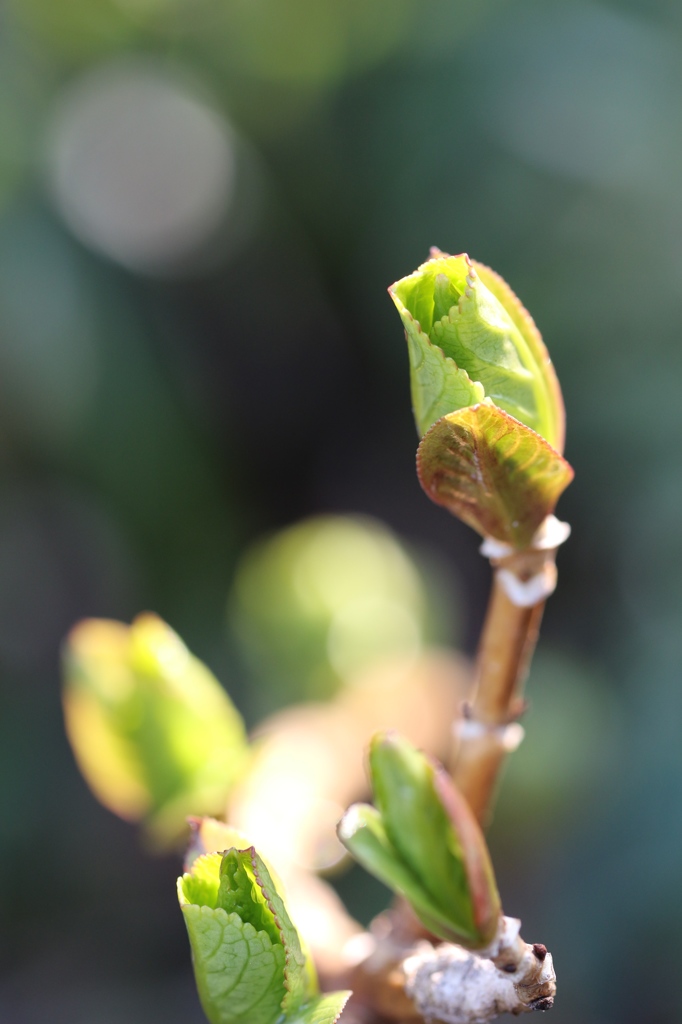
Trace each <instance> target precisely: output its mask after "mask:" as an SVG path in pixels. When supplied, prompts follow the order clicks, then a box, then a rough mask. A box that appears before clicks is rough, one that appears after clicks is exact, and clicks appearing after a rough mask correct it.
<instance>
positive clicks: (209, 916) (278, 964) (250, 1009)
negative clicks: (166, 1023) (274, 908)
mask: <svg viewBox="0 0 682 1024" xmlns="http://www.w3.org/2000/svg"><path fill="white" fill-rule="evenodd" d="M182 910H183V914H184V916H185V923H186V925H187V931H188V933H189V937H190V942H191V945H192V954H193V959H194V971H195V977H196V982H197V988H198V990H199V997H200V999H201V1005H202V1006H203V1008H204V1012H205V1014H206V1016H207V1017H208V1019H209V1021H211V1024H274V1022H275V1021H276V1020H277V1018H278V1017H279V1015H280V1010H281V1006H282V1000H283V998H284V949H283V947H282V946H281V945H279V944H273V942H272V941H271V939H270V937H269V936H268V935H267V934H266V933H265V932H257V931H256V929H255V928H254V927H253V925H251V924H249V923H248V922H244V921H242V920H241V918H240V917H239V916H238V915H237V914H226V913H225V911H224V910H222V909H221V908H220V907H218V908H216V909H213V908H211V907H199V906H197V905H195V904H186V905H185V906H183V908H182Z"/></svg>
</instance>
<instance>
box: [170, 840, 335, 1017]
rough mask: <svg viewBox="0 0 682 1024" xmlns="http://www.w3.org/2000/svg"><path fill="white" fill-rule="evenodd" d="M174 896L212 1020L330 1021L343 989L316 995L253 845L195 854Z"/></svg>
mask: <svg viewBox="0 0 682 1024" xmlns="http://www.w3.org/2000/svg"><path fill="white" fill-rule="evenodd" d="M216 824H217V823H216ZM178 899H179V902H180V908H181V910H182V913H183V916H184V918H185V924H186V926H187V933H188V935H189V940H190V945H191V948H192V961H193V964H194V975H195V978H196V983H197V988H198V990H199V998H200V1000H201V1005H202V1007H203V1009H204V1012H205V1014H206V1016H207V1017H208V1019H209V1021H210V1022H211V1024H335V1022H336V1021H337V1020H338V1018H339V1016H340V1014H341V1011H342V1009H343V1007H344V1005H345V1003H346V1001H347V999H348V996H349V995H350V993H349V992H332V993H329V994H327V995H324V996H321V995H320V994H319V991H318V987H317V979H316V977H315V972H314V969H313V966H312V963H311V961H310V959H309V957H307V956H306V953H305V950H304V948H303V946H302V943H301V940H300V938H299V934H298V932H297V930H296V928H295V927H294V925H293V923H292V921H291V918H290V916H289V913H288V911H287V908H286V905H285V903H284V899H283V898H282V894H281V891H280V884H279V883H278V882H276V881H275V879H274V877H273V875H272V874H271V872H270V870H269V868H268V867H267V865H266V864H265V862H264V861H263V859H262V858H261V857H260V856H259V854H258V853H257V852H256V850H255V849H254V848H253V847H252V846H251V847H247V848H246V849H237V848H236V847H231V848H230V849H228V850H225V851H224V852H222V853H209V854H205V855H202V856H199V857H197V858H195V859H194V860H193V861H192V864H191V867H190V869H189V871H188V872H186V873H185V874H184V875H183V876H182V877H181V878H179V879H178Z"/></svg>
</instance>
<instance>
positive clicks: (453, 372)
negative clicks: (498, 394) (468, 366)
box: [399, 307, 485, 435]
mask: <svg viewBox="0 0 682 1024" xmlns="http://www.w3.org/2000/svg"><path fill="white" fill-rule="evenodd" d="M399 309H400V307H399ZM400 314H401V317H402V321H403V326H404V327H405V337H406V339H407V347H408V352H409V356H410V378H411V382H412V411H413V412H414V418H415V420H416V423H417V429H418V431H419V433H420V435H422V434H424V433H425V432H426V431H427V430H428V429H429V427H430V426H431V425H432V424H433V423H435V422H436V420H438V419H440V417H441V416H444V415H445V414H446V413H448V412H452V410H453V409H460V408H461V407H462V406H464V405H474V404H475V403H476V402H481V401H482V400H483V398H484V397H485V390H484V388H483V385H482V384H477V383H476V382H475V381H472V380H471V379H470V377H469V375H468V374H467V373H466V371H465V370H463V369H460V368H459V367H458V366H457V365H456V364H455V362H454V361H453V360H452V359H449V358H448V357H447V356H446V355H445V353H444V352H443V351H442V350H441V349H440V348H438V347H437V346H436V345H433V344H432V343H431V341H430V340H429V338H428V337H427V335H426V334H425V333H424V331H423V330H422V329H421V327H420V325H419V323H418V322H417V321H416V320H415V319H414V317H413V316H412V315H411V313H409V311H407V310H406V309H400Z"/></svg>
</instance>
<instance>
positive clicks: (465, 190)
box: [0, 0, 682, 1024]
mask: <svg viewBox="0 0 682 1024" xmlns="http://www.w3.org/2000/svg"><path fill="white" fill-rule="evenodd" d="M0 27H1V29H2V31H1V33H0V667H1V674H0V688H1V691H0V821H1V822H2V825H1V826H0V860H1V862H2V871H3V878H4V880H5V884H4V885H3V887H2V895H0V920H1V921H2V925H1V926H0V963H1V964H2V967H1V968H0V1017H1V1018H2V1020H3V1021H4V1020H6V1021H8V1022H12V1024H14V1022H18V1024H39V1022H40V1024H42V1022H43V1021H45V1020H50V1021H54V1022H55V1024H85V1022H87V1024H123V1022H125V1024H154V1022H156V1021H159V1022H161V1021H163V1022H164V1024H188V1022H190V1021H197V1022H198V1021H200V1020H201V1014H200V1010H199V1007H198V1004H197V1002H196V996H195V994H194V991H193V984H192V979H191V970H190V964H189V957H188V955H187V949H186V939H185V936H184V934H183V926H182V921H181V919H180V915H178V913H177V908H176V906H175V898H174V878H175V875H176V871H177V862H176V859H175V858H174V857H173V856H168V857H167V858H161V859H157V860H152V859H150V858H148V857H146V855H145V854H143V852H142V851H141V849H140V845H139V842H138V836H137V835H136V833H135V831H134V830H133V829H131V828H130V827H129V826H127V825H125V824H123V823H122V822H120V821H118V820H117V819H115V818H114V817H113V816H111V815H110V814H109V813H108V812H106V811H105V810H104V809H103V808H102V807H100V806H99V805H98V804H96V803H95V801H94V800H93V798H92V796H91V795H90V793H89V792H88V790H87V789H86V787H85V785H84V783H83V781H82V779H81V777H80V776H79V774H78V772H77V769H76V767H75V764H74V762H73V759H72V756H71V753H70V751H69V749H68V747H67V742H66V739H65V736H64V731H63V723H62V717H61V712H60V707H59V686H58V652H59V645H60V642H61V640H62V638H63V637H64V635H65V634H66V632H67V631H68V629H69V628H70V627H71V626H72V624H73V623H74V621H76V620H77V619H78V618H80V617H83V616H109V617H114V618H120V619H123V620H125V621H128V622H129V621H130V620H131V618H132V617H133V616H134V615H135V614H137V613H138V612H139V611H141V610H143V609H150V610H153V611H155V612H157V613H159V614H160V615H162V616H163V617H164V618H165V619H166V620H167V621H168V622H169V623H170V624H171V625H172V626H173V628H174V629H176V630H177V631H178V632H179V633H180V635H181V636H182V637H183V639H184V640H185V641H186V642H187V643H188V645H189V646H190V649H191V650H192V651H193V652H195V653H196V654H197V655H198V656H199V657H201V658H202V659H203V660H205V661H206V662H207V664H208V665H209V666H210V667H211V669H212V670H213V671H214V672H215V673H216V675H217V676H218V677H219V679H220V680H221V681H222V682H223V683H224V684H225V685H226V686H227V688H228V690H229V692H230V694H231V696H232V698H233V699H234V701H235V703H236V704H237V706H238V707H239V709H240V711H241V712H242V713H243V714H244V715H245V718H246V721H247V724H248V725H249V726H253V725H254V724H255V723H256V722H257V720H258V719H259V718H260V716H261V715H262V714H263V713H265V712H267V711H270V710H275V709H277V708H280V707H281V706H282V705H283V704H285V703H286V702H287V701H289V700H291V699H292V698H294V697H297V698H301V697H310V696H321V695H324V694H329V693H330V692H332V691H333V689H334V686H335V674H336V675H338V671H339V661H338V658H339V651H340V650H342V649H343V648H342V647H340V646H339V643H340V642H339V641H337V646H336V647H334V642H332V640H330V638H329V629H330V628H331V627H330V621H331V619H332V618H333V617H334V615H335V614H336V611H335V609H334V607H333V606H332V605H330V603H329V601H328V599H327V597H324V596H320V597H319V603H318V605H316V606H313V605H310V603H308V605H306V603H305V599H300V596H299V597H294V596H292V586H293V587H294V590H295V585H294V584H293V583H292V580H293V578H294V576H295V574H296V572H297V571H299V570H297V569H296V568H295V566H296V565H298V564H299V561H298V560H300V559H302V560H303V561H302V562H301V565H305V555H304V554H302V553H301V551H300V550H298V549H297V543H298V541H297V539H296V538H297V537H300V536H301V535H300V534H297V532H296V530H297V529H298V528H296V527H295V528H294V532H293V533H288V534H284V535H283V536H282V537H280V539H278V540H274V541H263V539H262V538H263V537H264V536H265V535H266V534H269V535H272V533H273V531H276V530H278V529H281V528H284V527H289V526H291V524H293V523H295V522H296V521H298V520H299V519H301V518H303V517H308V516H310V515H313V514H317V513H327V514H328V513H332V512H333V513H354V514H356V515H357V514H362V515H363V516H374V517H377V520H378V521H380V522H383V523H385V524H388V526H389V527H390V528H391V529H392V530H393V531H394V535H384V534H383V533H382V532H381V531H382V527H381V526H380V525H377V526H376V527H375V528H373V529H375V530H376V531H378V532H376V534H375V535H373V536H374V541H372V542H371V543H370V548H371V550H372V551H374V552H375V555H376V559H378V564H379V563H381V559H387V560H388V562H387V564H389V566H390V567H392V568H390V567H389V569H387V572H388V576H387V577H386V580H385V581H384V582H385V586H384V584H381V585H379V586H378V589H376V587H375V584H374V583H371V581H370V583H369V584H368V587H369V589H368V591H367V593H365V594H360V593H359V590H360V587H359V582H358V594H357V595H356V597H357V600H358V601H359V602H360V604H361V603H362V601H363V600H364V601H366V602H369V604H370V605H371V604H372V602H374V604H375V607H376V604H377V602H378V603H379V604H381V602H382V601H383V602H384V611H386V602H389V603H390V600H391V593H390V589H391V586H393V584H391V583H390V579H391V577H390V573H392V572H395V573H397V574H398V576H400V578H401V579H402V583H403V585H405V586H406V587H407V591H406V593H407V594H408V596H407V597H406V598H405V601H406V604H404V605H402V611H401V612H400V613H399V614H400V615H404V616H407V618H408V619H409V621H410V622H411V623H412V634H410V631H409V629H408V630H407V632H405V631H401V633H400V637H399V639H400V640H401V642H402V641H405V642H408V641H410V635H411V636H412V641H413V642H414V643H417V642H419V643H422V642H423V643H427V642H432V641H434V640H439V641H441V642H442V641H454V640H457V641H461V643H462V645H463V648H464V649H465V650H467V651H471V649H472V647H473V644H474V640H475V636H476V633H477V630H478V628H479V625H480V621H481V617H482V614H483V608H484V604H485V598H486V591H487V585H488V574H487V570H486V568H485V566H484V564H483V563H482V561H481V560H480V558H479V556H478V555H477V552H476V547H477V540H476V538H475V536H474V535H473V534H471V533H470V532H469V531H467V530H466V529H465V528H464V527H462V526H460V525H459V524H458V523H456V522H454V521H451V520H450V519H449V518H448V516H447V515H446V514H445V513H443V512H442V511H441V510H439V509H437V508H435V507H432V506H430V504H429V502H428V501H427V499H426V498H425V497H424V496H423V495H422V494H421V493H420V491H419V489H418V485H417V483H416V479H415V475H414V466H413V457H414V450H415V448H416V441H417V439H416V435H415V433H414V427H413V424H412V419H411V414H410V409H409V395H408V373H407V359H406V353H405V351H404V348H403V342H402V338H401V330H400V326H399V324H398V322H397V318H396V316H395V312H394V311H393V310H392V308H391V304H390V302H389V300H388V298H387V297H386V296H385V288H386V286H387V285H388V284H389V283H390V282H391V281H393V280H395V279H396V278H398V277H400V276H401V275H403V274H405V273H408V272H410V271H411V270H412V269H414V267H415V266H416V265H417V264H418V263H419V262H421V260H422V259H423V258H424V257H425V255H426V253H427V250H428V247H429V246H430V245H432V244H435V245H438V246H440V247H442V248H444V249H446V250H450V251H454V252H459V251H462V250H468V251H470V252H471V253H472V254H473V255H474V256H475V257H476V258H478V259H480V260H482V261H484V262H486V263H488V264H490V265H491V266H493V267H494V268H495V269H496V270H498V271H499V272H500V273H502V274H503V275H504V277H505V278H507V279H508V280H509V282H510V283H511V285H512V287H514V289H515V290H516V291H517V292H518V294H519V295H520V296H521V297H522V299H523V301H524V302H525V304H526V305H527V306H528V308H529V309H530V310H531V311H532V313H533V315H534V317H535V318H536V320H537V322H538V324H539V326H540V328H541V330H542V331H543V333H544V336H545V339H546V341H547V343H548V345H549V347H550V349H551V352H552V355H553V358H554V361H555V363H556V366H557V368H558V372H559V376H560V378H561V381H562V385H563V388H564V393H565V398H566V405H567V409H568V443H567V456H568V458H569V459H570V461H571V462H572V463H573V465H574V466H575V468H576V472H577V480H576V483H575V484H574V485H573V486H572V487H571V488H570V489H569V491H568V492H567V494H566V496H565V497H564V498H563V499H562V502H561V505H560V509H559V512H560V514H561V515H562V517H565V518H567V519H569V520H570V521H571V523H572V525H573V528H574V535H573V538H572V539H571V541H570V542H569V544H568V545H567V546H566V547H565V549H564V550H562V552H561V555H560V559H559V565H560V587H559V590H558V592H557V594H556V596H555V597H554V598H552V601H551V602H550V605H549V609H548V613H547V616H546V620H545V626H544V632H543V640H542V645H541V652H540V656H539V657H538V661H537V664H536V666H535V667H534V669H533V673H532V677H531V681H530V686H529V697H530V700H531V709H530V712H529V714H528V718H527V723H526V724H527V728H528V734H529V735H528V739H527V741H526V744H525V745H524V746H523V747H522V749H521V750H520V751H519V753H518V754H517V755H516V758H515V760H514V761H513V763H512V765H511V767H510V770H509V772H508V777H507V786H506V789H505V791H504V792H503V795H502V798H501V801H500V806H499V812H498V815H497V819H496V822H495V825H494V828H493V832H492V840H491V841H492V845H493V853H494V855H495V860H496V866H497V871H498V877H499V880H500V885H501V889H502V893H503V896H504V899H505V906H506V909H507V911H508V912H509V913H512V914H519V915H522V916H523V918H524V934H526V935H528V936H529V937H532V940H535V939H537V940H540V941H543V942H546V943H547V945H548V946H549V947H550V948H551V949H552V951H553V952H554V954H555V956H556V960H557V964H558V969H559V971H560V983H561V988H560V998H559V1001H558V1004H557V1007H556V1009H555V1010H554V1011H553V1015H554V1018H553V1019H554V1020H556V1022H557V1024H560V1022H562V1021H569V1020H581V1021H582V1022H584V1024H604V1022H611V1021H613V1022H616V1021H618V1022H619V1024H628V1022H633V1024H634V1022H635V1021H639V1020H641V1019H642V1018H643V1017H644V1016H645V1017H646V1019H647V1020H648V1021H651V1022H656V1021H664V1020H665V1021H668V1020H675V1019H677V1018H679V1015H680V1009H679V991H678V984H677V980H676V977H677V970H676V968H677V964H678V963H679V959H680V956H681V955H682V927H681V926H680V909H681V904H682V888H681V887H680V883H679V863H680V857H681V855H682V813H681V812H682V806H681V805H682V787H681V785H680V783H681V781H682V779H681V774H682V756H681V755H680V750H681V749H682V748H681V745H680V722H681V721H682V691H681V690H680V687H679V674H680V663H681V661H682V642H681V640H680V637H681V636H682V634H681V632H680V629H679V622H680V613H681V611H682V608H681V605H682V587H681V586H680V583H679V569H678V567H679V566H680V564H681V560H682V552H680V531H679V520H680V516H679V508H680V501H681V499H682V483H681V481H682V462H681V460H682V455H681V454H680V448H679V446H678V445H677V444H676V442H675V438H676V437H678V436H679V434H680V429H681V428H682V403H680V401H679V390H680V386H681V384H682V348H681V347H680V344H679V335H680V319H681V315H682V241H681V240H682V193H681V192H680V188H679V181H680V173H681V171H682V128H681V125H682V8H681V7H680V5H679V3H678V2H677V0H655V2H652V0H647V2H646V3H645V2H644V0H608V2H607V0H602V2H600V3H596V2H595V3H591V2H583V0H556V2H554V3H552V4H548V3H546V0H517V2H514V3H512V2H510V0H477V2H476V3H470V2H465V0H364V2H361V0H191V2H190V0H63V2H60V3H54V2H53V0H4V3H2V5H1V6H0ZM353 523H357V520H351V522H350V524H349V525H348V527H347V529H348V530H349V531H350V533H349V534H348V538H347V540H344V539H343V537H340V538H338V537H337V540H336V542H334V543H338V545H340V550H343V546H344V544H349V545H350V548H349V550H351V551H352V549H353V543H354V542H353V540H352V536H351V535H352V533H353V530H354V529H355V527H354V525H353ZM386 537H388V538H389V539H386ZM398 537H399V538H402V540H403V541H404V542H405V543H406V544H407V545H408V548H409V550H411V551H416V552H418V558H419V560H421V564H425V565H431V566H432V569H430V570H429V571H428V572H427V573H426V575H424V576H423V577H421V576H420V575H419V574H418V572H417V570H416V569H415V568H413V563H412V562H411V561H410V560H409V556H408V555H407V554H405V553H403V551H402V549H401V547H400V546H399V545H400V542H399V540H397V539H395V538H398ZM382 538H384V539H382ZM252 544H255V545H256V547H254V548H250V545H252ZM264 544H265V545H266V547H264V546H263V545H264ZM267 544H271V545H274V546H272V547H270V548H269V549H268V548H267ZM372 545H373V546H372ZM247 549H250V550H251V553H250V554H248V553H247V554H244V552H245V551H247ZM268 551H269V552H270V557H271V558H272V559H273V565H274V569H273V570H272V575H268V574H266V575H263V572H262V569H263V565H264V561H263V559H264V558H265V557H266V554H267V552H268ZM375 555H370V556H369V557H370V560H371V558H373V557H375ZM349 557H350V556H349ZM353 557H355V556H353ZM359 557H360V558H361V560H363V556H362V555H360V556H359ZM300 571H301V572H303V573H305V572H307V571H308V570H307V569H305V568H301V569H300ZM268 572H269V571H268ZM292 572H293V574H294V575H293V576H292ZM415 574H416V575H415ZM356 579H357V578H356V577H353V580H356ZM269 581H270V582H269ZM387 581H388V582H387ZM410 581H411V582H410ZM386 587H388V589H386ZM373 588H375V589H373ZM448 594H449V596H448ZM401 600H402V598H401ZM296 601H298V602H299V603H298V605H297V604H296ZM332 604H333V602H332ZM434 607H435V608H436V612H435V618H434V617H433V615H432V612H431V611H430V609H431V610H432V609H433V608H434ZM457 608H459V609H460V611H459V612H457ZM226 609H228V612H227V613H226ZM392 611H393V609H389V613H392ZM356 612H357V608H356ZM396 614H398V613H396ZM287 616H291V617H292V619H293V620H295V623H297V625H296V624H295V625H294V626H291V620H290V619H287ZM299 616H300V617H299ZM325 616H327V618H325ZM342 618H343V617H342ZM383 621H387V622H389V625H391V626H392V625H395V619H393V618H392V614H388V616H387V617H386V616H385V618H384V620H383ZM355 622H356V624H358V623H359V624H360V625H362V614H361V612H360V613H359V614H358V615H356V619H355ZM432 623H433V627H432V625H431V624H432ZM346 626H347V627H348V629H347V631H346V634H345V635H346V636H348V635H351V636H353V635H354V634H353V633H352V628H351V627H352V626H353V613H352V612H348V615H347V619H346ZM294 628H295V629H298V628H300V629H301V642H300V647H297V646H296V644H294V643H293V642H292V643H291V644H290V645H288V646H286V648H283V647H282V643H281V640H282V636H284V637H285V638H288V639H289V640H291V633H290V630H292V629H294ZM256 630H259V631H264V632H263V634H262V635H263V636H264V643H263V646H262V647H259V646H258V645H257V644H255V643H254V639H253V638H254V635H255V631H256ZM339 630H341V627H338V626H337V636H338V634H339ZM349 630H350V632H348V631H349ZM306 631H308V632H307V639H306ZM341 633H342V634H343V630H341ZM382 635H383V636H384V639H386V637H388V640H387V643H389V646H390V641H391V629H390V628H389V629H388V630H387V632H386V633H384V634H382ZM365 640H366V634H365V635H364V637H363V636H360V638H359V639H358V644H360V645H362V644H363V643H365ZM358 649H359V650H360V652H361V654H362V647H361V646H360V648H358ZM345 650H346V655H345V656H347V657H349V658H350V659H351V661H352V660H353V657H354V656H355V655H354V650H355V649H354V648H352V646H351V647H350V648H345ZM330 651H331V657H330ZM334 651H336V654H334ZM369 653H370V654H371V650H370V652H369ZM363 656H364V655H363ZM297 658H300V665H299V666H298V668H299V669H300V671H298V670H297V662H296V659H297ZM275 669H276V670H275ZM298 687H300V689H297V688H298ZM338 884H339V885H340V886H342V887H344V889H345V893H346V895H348V896H349V899H350V901H351V904H352V907H353V910H354V912H356V913H364V915H365V917H369V916H370V915H371V914H372V913H373V912H374V911H375V910H376V909H378V906H379V905H380V901H381V900H382V899H384V898H385V894H383V892H380V891H378V890H377V889H376V888H372V887H371V885H370V884H369V883H368V882H367V881H366V879H364V878H363V876H362V875H361V873H359V872H358V871H357V870H354V871H353V872H351V874H350V875H348V876H346V878H345V879H342V880H341V881H340V882H339V883H338Z"/></svg>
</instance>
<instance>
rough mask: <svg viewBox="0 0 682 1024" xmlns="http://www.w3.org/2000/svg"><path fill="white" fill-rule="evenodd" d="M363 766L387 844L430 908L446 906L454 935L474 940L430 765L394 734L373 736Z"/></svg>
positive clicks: (459, 863) (457, 858) (460, 869)
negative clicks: (426, 895)
mask: <svg viewBox="0 0 682 1024" xmlns="http://www.w3.org/2000/svg"><path fill="white" fill-rule="evenodd" d="M369 764H370V771H371V776H372V788H373V791H374V800H375V803H376V805H377V808H378V810H379V813H380V814H381V819H382V822H383V824H384V827H385V829H386V834H387V836H388V838H389V839H390V841H391V843H392V844H393V846H394V847H395V849H396V850H397V851H398V852H399V854H400V856H401V858H402V860H403V861H404V862H405V863H406V864H407V865H408V866H409V867H410V868H411V869H412V871H413V872H414V874H415V875H416V876H417V877H418V878H419V879H420V882H421V885H422V886H423V888H425V889H426V891H427V892H428V893H429V895H430V896H431V897H432V899H433V900H434V901H435V903H436V906H440V907H443V906H446V907H447V908H448V917H449V918H450V920H452V921H455V922H456V925H457V928H458V930H459V931H461V932H462V934H464V935H469V936H471V937H475V935H476V925H475V923H474V918H473V908H472V903H471V897H470V894H469V890H468V884H467V877H466V872H465V869H464V861H463V855H462V849H461V845H460V843H459V841H458V838H457V836H456V834H455V833H454V831H453V829H452V827H451V825H450V822H449V820H448V816H447V814H446V812H445V808H444V807H443V805H442V803H441V801H440V799H439V797H438V795H437V793H436V789H435V786H434V765H433V762H431V761H430V760H429V759H427V758H426V757H425V756H424V755H423V754H422V753H420V752H419V751H418V750H416V749H415V748H414V747H413V746H412V745H411V744H410V743H408V742H407V740H405V739H403V738H402V737H401V736H399V735H398V734H397V733H377V735H376V736H374V738H373V739H372V743H371V745H370V752H369Z"/></svg>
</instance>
